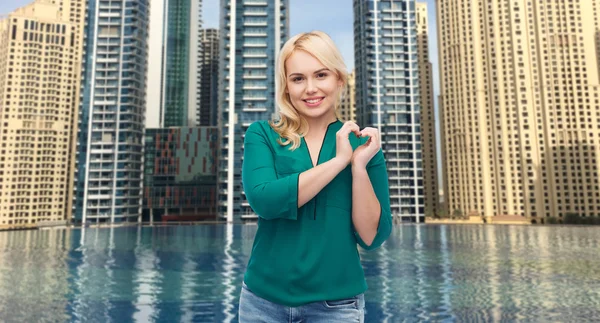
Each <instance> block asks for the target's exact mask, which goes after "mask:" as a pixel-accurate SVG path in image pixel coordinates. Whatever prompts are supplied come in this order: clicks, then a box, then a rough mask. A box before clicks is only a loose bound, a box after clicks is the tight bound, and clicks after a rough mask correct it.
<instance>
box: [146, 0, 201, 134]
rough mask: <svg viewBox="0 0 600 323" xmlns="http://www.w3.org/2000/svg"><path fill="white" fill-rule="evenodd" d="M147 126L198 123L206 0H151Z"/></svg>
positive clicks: (185, 125)
mask: <svg viewBox="0 0 600 323" xmlns="http://www.w3.org/2000/svg"><path fill="white" fill-rule="evenodd" d="M150 2H151V6H150V10H151V13H150V20H151V21H150V35H149V40H148V44H149V53H148V91H147V122H146V126H148V127H152V128H159V127H187V126H191V127H193V126H195V125H196V111H197V110H198V106H199V104H200V82H201V75H200V70H201V68H202V60H203V56H204V55H203V54H202V44H201V41H202V39H201V35H200V32H201V29H200V28H201V27H202V2H201V1H200V0H150Z"/></svg>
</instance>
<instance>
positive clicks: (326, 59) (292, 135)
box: [269, 31, 348, 150]
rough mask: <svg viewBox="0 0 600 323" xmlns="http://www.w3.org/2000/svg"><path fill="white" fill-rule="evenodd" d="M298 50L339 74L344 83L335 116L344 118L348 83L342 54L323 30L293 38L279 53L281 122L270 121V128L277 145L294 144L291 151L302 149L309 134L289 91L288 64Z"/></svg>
mask: <svg viewBox="0 0 600 323" xmlns="http://www.w3.org/2000/svg"><path fill="white" fill-rule="evenodd" d="M298 50H302V51H305V52H307V53H309V54H310V55H312V56H313V57H315V58H316V59H317V60H319V61H320V62H321V64H323V65H324V66H325V67H327V68H328V69H329V70H331V71H332V72H335V74H337V77H338V78H339V79H340V80H342V82H343V84H342V87H341V88H340V91H339V95H338V97H337V99H336V101H335V115H336V117H337V118H338V119H341V115H340V111H339V110H340V101H341V96H342V94H343V92H344V88H345V87H346V85H347V83H348V72H347V71H346V64H345V63H344V59H343V58H342V55H341V54H340V51H339V50H338V48H337V47H336V46H335V44H334V43H333V40H331V38H330V37H329V35H327V34H326V33H324V32H322V31H311V32H308V33H301V34H298V35H296V36H294V37H292V38H290V39H289V40H288V41H287V42H286V43H285V45H283V47H282V48H281V51H280V52H279V57H278V58H277V65H276V66H275V82H276V84H277V93H276V101H277V104H278V106H279V113H278V115H277V116H278V117H279V119H278V120H271V121H269V125H270V126H271V128H273V130H275V131H276V132H277V133H278V134H279V135H280V136H281V138H279V139H278V140H277V142H278V143H279V144H280V145H282V146H286V145H289V144H292V146H291V147H290V150H295V149H297V148H298V147H300V140H301V139H302V137H304V135H305V134H306V133H307V132H308V123H307V122H306V119H305V118H304V117H303V116H302V115H300V113H298V111H297V110H296V108H294V106H293V105H292V102H291V100H290V97H289V94H288V93H286V90H287V73H286V70H285V62H286V61H287V60H288V58H289V57H290V56H292V54H293V53H294V52H296V51H298Z"/></svg>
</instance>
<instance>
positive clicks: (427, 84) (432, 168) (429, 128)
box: [416, 3, 439, 216]
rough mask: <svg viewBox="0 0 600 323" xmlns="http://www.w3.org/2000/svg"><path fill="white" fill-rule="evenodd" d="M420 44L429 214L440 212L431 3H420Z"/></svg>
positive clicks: (426, 202)
mask: <svg viewBox="0 0 600 323" xmlns="http://www.w3.org/2000/svg"><path fill="white" fill-rule="evenodd" d="M416 14H417V17H416V21H417V47H418V51H419V52H418V55H417V57H418V59H419V91H420V98H421V144H422V146H421V147H422V152H423V188H424V190H425V192H424V193H425V215H426V216H432V215H437V214H438V213H439V185H438V172H437V149H436V143H435V138H436V136H435V133H436V131H435V112H434V103H433V74H432V70H431V62H430V61H429V45H428V39H429V32H428V30H427V28H428V26H429V24H428V18H427V4H426V3H417V10H416Z"/></svg>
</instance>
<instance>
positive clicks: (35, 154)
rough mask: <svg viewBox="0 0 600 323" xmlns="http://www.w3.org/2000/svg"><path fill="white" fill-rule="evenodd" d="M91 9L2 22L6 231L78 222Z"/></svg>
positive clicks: (53, 6) (1, 191) (45, 5)
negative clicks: (79, 137) (78, 142)
mask: <svg viewBox="0 0 600 323" xmlns="http://www.w3.org/2000/svg"><path fill="white" fill-rule="evenodd" d="M84 16H85V1H82V0H62V1H53V2H49V1H42V0H40V1H35V2H33V3H31V4H29V5H27V6H25V7H22V8H19V9H17V10H15V11H14V12H12V13H10V14H9V15H8V16H7V17H5V18H4V19H2V20H0V139H1V140H0V227H14V226H19V225H31V224H35V223H39V222H46V221H65V220H68V219H70V217H71V201H72V196H73V195H72V190H71V188H72V186H71V185H72V184H71V182H72V178H73V170H74V168H73V163H72V162H73V154H72V149H73V147H74V146H75V144H74V142H73V137H74V134H75V133H76V128H75V126H76V124H75V120H76V114H75V113H76V111H77V106H78V104H79V83H80V66H81V48H82V37H83V35H82V30H83V29H82V21H83V18H84Z"/></svg>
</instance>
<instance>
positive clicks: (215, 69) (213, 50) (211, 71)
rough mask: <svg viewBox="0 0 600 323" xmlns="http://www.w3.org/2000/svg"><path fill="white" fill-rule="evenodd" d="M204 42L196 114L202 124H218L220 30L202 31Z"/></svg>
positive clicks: (202, 42)
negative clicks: (198, 102)
mask: <svg viewBox="0 0 600 323" xmlns="http://www.w3.org/2000/svg"><path fill="white" fill-rule="evenodd" d="M200 42H201V44H202V72H201V75H200V104H199V105H198V111H197V115H196V119H197V123H198V125H200V126H216V125H217V111H218V108H217V106H218V105H217V104H218V99H217V98H218V94H219V92H218V88H219V87H218V80H219V30H218V29H214V28H209V29H202V30H201V31H200Z"/></svg>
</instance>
